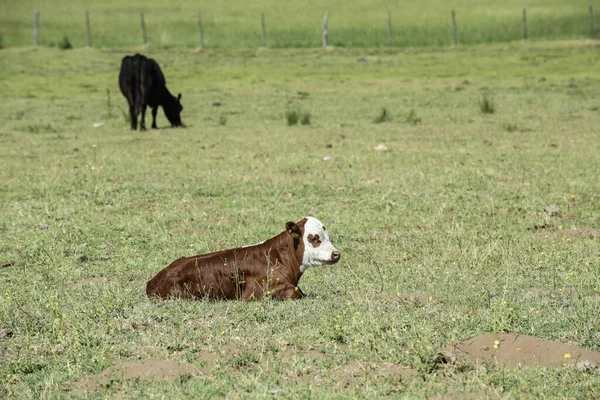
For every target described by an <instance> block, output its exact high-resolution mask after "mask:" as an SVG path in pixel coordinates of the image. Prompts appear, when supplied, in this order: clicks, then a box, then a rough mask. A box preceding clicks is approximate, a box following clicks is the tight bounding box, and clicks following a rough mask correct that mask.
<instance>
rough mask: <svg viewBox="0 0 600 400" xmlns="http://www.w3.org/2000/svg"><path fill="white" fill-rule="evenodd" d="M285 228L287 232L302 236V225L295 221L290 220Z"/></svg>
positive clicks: (298, 236)
mask: <svg viewBox="0 0 600 400" xmlns="http://www.w3.org/2000/svg"><path fill="white" fill-rule="evenodd" d="M285 230H286V231H287V233H289V234H290V235H292V237H294V238H296V239H298V238H300V236H302V232H301V231H300V227H299V226H298V224H296V223H295V222H292V221H289V222H286V223H285Z"/></svg>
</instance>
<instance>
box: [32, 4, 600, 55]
mask: <svg viewBox="0 0 600 400" xmlns="http://www.w3.org/2000/svg"><path fill="white" fill-rule="evenodd" d="M154 12H156V10H154ZM515 14H516V13H515ZM587 14H588V15H587V18H584V17H583V15H585V14H584V13H583V12H582V13H581V15H582V16H581V17H577V19H573V18H570V17H569V18H566V19H562V20H560V19H559V20H560V23H559V22H558V21H557V20H555V19H554V20H553V19H552V18H548V17H545V18H544V17H541V16H540V17H537V16H535V15H531V14H528V12H527V9H526V8H523V9H522V13H519V14H516V15H518V17H515V18H514V19H511V20H507V19H504V20H503V21H502V22H501V23H500V22H499V23H497V26H496V28H495V29H494V27H490V26H486V24H487V25H490V21H482V22H481V24H480V26H474V24H473V23H472V21H471V23H470V24H469V23H466V24H465V25H464V26H461V22H460V15H458V14H457V13H456V12H455V10H450V11H449V12H448V18H447V26H444V25H443V23H442V24H438V25H441V26H437V27H435V26H432V25H428V24H423V25H422V26H420V25H419V24H418V23H414V24H412V25H410V26H407V25H404V26H403V25H399V26H394V20H393V15H392V12H390V11H387V12H385V13H382V16H383V15H385V18H383V17H382V23H381V26H373V27H369V26H362V27H357V28H356V29H351V28H350V29H349V28H348V27H343V28H339V27H338V28H333V29H330V22H333V21H335V14H330V13H329V12H327V11H325V13H324V16H323V20H322V22H320V23H319V21H315V24H314V26H313V27H310V28H306V29H281V28H280V27H279V28H276V29H272V30H269V29H268V23H267V22H268V15H267V14H265V13H264V12H263V13H260V16H259V17H257V23H256V31H255V32H252V31H251V32H245V33H244V32H235V31H230V32H227V31H224V30H223V29H220V30H219V29H215V26H216V24H215V23H214V22H213V23H212V25H211V28H212V29H206V24H205V23H204V21H203V15H202V14H201V13H198V14H197V15H196V16H192V15H186V17H185V20H183V19H176V18H171V19H170V20H169V19H162V20H161V19H160V18H155V19H154V20H153V21H152V24H151V26H149V27H148V28H147V24H146V14H145V13H144V12H140V13H139V14H137V21H135V19H136V18H135V15H136V14H133V13H129V14H128V15H127V18H128V21H129V22H128V23H127V25H128V26H127V29H124V32H121V33H120V32H119V31H118V29H107V28H106V27H104V26H103V25H104V24H105V21H106V16H104V17H105V18H104V19H103V20H102V21H101V22H98V23H97V24H96V25H94V23H95V21H94V19H93V16H92V15H91V13H90V12H89V11H87V10H86V11H85V12H83V13H81V19H82V20H83V21H84V22H85V24H84V26H85V30H84V29H81V31H80V33H77V32H76V31H75V30H73V28H71V29H70V31H69V35H70V37H69V35H64V38H63V39H62V41H59V42H49V41H47V40H46V41H45V43H46V44H47V45H48V44H49V45H57V46H59V47H63V48H70V47H73V46H72V44H71V40H73V38H74V37H77V40H74V42H76V43H77V44H80V45H87V46H88V47H94V46H95V47H123V46H128V45H129V46H130V45H148V44H152V45H156V46H157V47H166V48H168V47H200V48H201V49H206V48H231V47H239V48H248V47H265V48H266V47H271V48H281V47H288V48H293V47H318V46H323V47H327V46H331V45H333V46H343V47H370V46H375V47H381V46H389V47H403V46H415V45H416V46H419V45H424V46H427V45H432V44H433V45H436V44H437V45H447V44H452V45H454V46H458V45H459V44H474V43H486V42H505V41H511V40H528V39H530V38H534V39H537V38H543V39H561V38H564V37H565V36H570V37H573V36H575V37H588V38H592V39H594V38H596V29H595V17H594V10H593V7H592V6H591V5H590V6H589V8H588V10H587ZM100 19H101V18H99V20H100ZM194 19H195V22H191V21H193V20H194ZM110 20H111V21H113V20H119V18H116V17H115V15H111V16H110ZM161 21H164V22H165V24H164V25H161ZM82 25H83V24H82ZM192 25H195V26H196V28H195V29H194V28H193V27H192ZM135 26H137V27H138V28H137V29H136V28H135ZM95 27H96V28H98V27H100V28H101V29H98V30H101V31H102V33H101V35H100V36H101V40H99V42H100V44H98V43H96V37H95V36H94V28H95ZM53 29H54V30H55V31H54V32H52V31H51V30H53ZM56 30H59V29H57V28H56V24H49V26H47V27H46V26H44V20H43V15H41V14H40V12H39V11H38V10H35V11H34V15H33V45H34V46H40V43H43V42H44V40H43V36H42V34H47V35H50V36H52V37H54V38H56V36H57V33H56ZM136 30H137V34H136V33H135V31H136ZM152 30H159V31H160V37H157V36H156V35H155V34H153V32H152ZM194 30H196V32H195V33H194ZM319 30H320V32H319ZM319 33H320V35H319ZM111 35H112V37H111ZM228 35H229V37H228ZM136 36H137V38H138V39H137V40H136V39H135V37H136ZM319 36H320V37H319ZM81 37H85V39H84V40H81V39H80V38H81ZM124 37H126V39H123V38H124ZM151 37H153V38H154V39H155V40H154V42H155V43H152V40H151V39H150V38H151ZM165 38H166V39H165ZM432 42H433V43H432ZM111 44H112V46H111Z"/></svg>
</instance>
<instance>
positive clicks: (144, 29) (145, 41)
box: [140, 13, 148, 44]
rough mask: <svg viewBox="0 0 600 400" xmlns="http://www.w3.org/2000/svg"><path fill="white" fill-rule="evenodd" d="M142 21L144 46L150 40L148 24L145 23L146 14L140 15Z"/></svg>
mask: <svg viewBox="0 0 600 400" xmlns="http://www.w3.org/2000/svg"><path fill="white" fill-rule="evenodd" d="M140 19H141V20H142V37H143V38H144V44H146V43H148V38H147V37H146V22H145V21H144V13H140Z"/></svg>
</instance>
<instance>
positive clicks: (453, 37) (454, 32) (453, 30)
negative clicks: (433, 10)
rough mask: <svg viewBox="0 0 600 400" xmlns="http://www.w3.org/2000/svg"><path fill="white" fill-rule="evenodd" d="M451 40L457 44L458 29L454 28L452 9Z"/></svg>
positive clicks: (454, 18)
mask: <svg viewBox="0 0 600 400" xmlns="http://www.w3.org/2000/svg"><path fill="white" fill-rule="evenodd" d="M452 41H453V42H454V45H455V46H457V45H458V31H457V29H456V13H455V12H454V10H452Z"/></svg>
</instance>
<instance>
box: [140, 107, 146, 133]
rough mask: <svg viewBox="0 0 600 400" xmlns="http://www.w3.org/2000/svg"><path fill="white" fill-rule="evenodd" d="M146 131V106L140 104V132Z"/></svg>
mask: <svg viewBox="0 0 600 400" xmlns="http://www.w3.org/2000/svg"><path fill="white" fill-rule="evenodd" d="M145 130H146V105H145V104H142V118H141V119H140V131H145Z"/></svg>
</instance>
